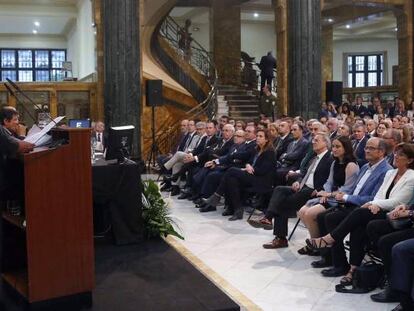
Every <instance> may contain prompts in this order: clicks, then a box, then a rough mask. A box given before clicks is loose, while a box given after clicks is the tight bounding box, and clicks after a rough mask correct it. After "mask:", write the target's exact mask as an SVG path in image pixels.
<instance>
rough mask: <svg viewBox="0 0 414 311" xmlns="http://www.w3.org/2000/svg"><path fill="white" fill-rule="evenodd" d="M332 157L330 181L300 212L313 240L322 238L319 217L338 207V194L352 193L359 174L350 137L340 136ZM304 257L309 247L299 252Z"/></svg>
mask: <svg viewBox="0 0 414 311" xmlns="http://www.w3.org/2000/svg"><path fill="white" fill-rule="evenodd" d="M332 155H333V158H334V161H333V162H332V165H331V171H330V174H329V177H328V180H327V181H326V183H325V184H324V186H323V189H324V190H322V191H319V192H318V193H317V196H318V198H315V199H311V200H309V201H308V202H307V203H306V205H304V206H303V207H302V208H301V209H300V210H299V212H298V215H299V218H300V219H301V220H302V222H303V223H304V224H305V225H306V228H307V229H308V231H309V234H310V236H311V237H312V238H317V237H319V236H320V233H319V227H318V223H317V220H316V218H317V216H318V215H319V214H320V213H322V212H324V211H325V210H326V209H327V208H330V207H336V206H337V205H338V203H337V202H336V200H334V198H335V195H336V194H337V193H338V192H343V193H348V192H349V191H351V189H352V187H353V185H354V183H355V182H356V178H357V176H358V172H359V166H358V164H357V163H356V159H355V156H354V153H353V150H352V142H351V140H350V139H349V138H348V137H345V136H339V137H337V138H335V139H334V140H333V141H332ZM298 252H299V254H301V255H304V254H308V253H309V252H310V249H309V248H308V247H307V246H304V247H303V248H301V249H300V250H299V251H298Z"/></svg>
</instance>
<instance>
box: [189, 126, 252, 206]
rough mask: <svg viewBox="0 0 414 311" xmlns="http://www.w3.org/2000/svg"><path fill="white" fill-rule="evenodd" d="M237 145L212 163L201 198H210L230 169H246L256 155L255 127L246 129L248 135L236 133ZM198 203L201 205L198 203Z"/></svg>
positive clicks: (202, 188)
mask: <svg viewBox="0 0 414 311" xmlns="http://www.w3.org/2000/svg"><path fill="white" fill-rule="evenodd" d="M234 140H235V144H234V145H233V146H232V150H231V151H230V152H229V153H228V154H227V155H225V156H223V157H220V158H218V159H215V160H213V161H211V162H210V163H206V165H207V164H208V167H210V168H211V170H210V172H208V173H207V175H206V177H205V179H204V182H203V184H202V186H201V190H200V197H201V198H208V197H209V196H211V195H212V194H213V193H214V191H215V190H216V189H217V187H218V185H219V184H220V181H221V179H222V177H223V176H224V174H225V172H226V171H227V170H228V169H229V168H230V167H240V168H242V167H245V165H246V163H248V161H249V160H250V159H251V158H252V157H253V156H254V154H255V153H256V130H255V128H254V127H253V126H248V127H246V133H245V134H244V133H243V131H242V130H238V131H236V133H235V134H234ZM197 203H201V201H198V202H197ZM212 210H215V209H208V208H207V207H206V208H205V209H201V210H200V211H201V212H207V211H212Z"/></svg>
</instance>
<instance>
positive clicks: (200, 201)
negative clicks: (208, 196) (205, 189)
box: [193, 198, 203, 205]
mask: <svg viewBox="0 0 414 311" xmlns="http://www.w3.org/2000/svg"><path fill="white" fill-rule="evenodd" d="M193 202H194V204H196V205H200V204H203V200H202V198H198V199H195V200H193Z"/></svg>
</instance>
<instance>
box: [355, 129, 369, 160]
mask: <svg viewBox="0 0 414 311" xmlns="http://www.w3.org/2000/svg"><path fill="white" fill-rule="evenodd" d="M367 141H368V137H366V136H365V137H364V138H362V140H361V141H360V142H359V143H358V145H357V146H356V149H355V150H354V154H355V157H356V158H357V162H358V164H359V166H360V167H362V166H363V165H364V164H365V163H367V161H366V160H365V145H366V144H367ZM355 143H356V140H355V139H354V140H352V146H353V145H354V144H355Z"/></svg>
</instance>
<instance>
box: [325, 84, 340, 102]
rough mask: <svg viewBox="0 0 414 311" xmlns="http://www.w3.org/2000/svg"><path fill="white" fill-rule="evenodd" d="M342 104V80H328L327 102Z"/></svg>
mask: <svg viewBox="0 0 414 311" xmlns="http://www.w3.org/2000/svg"><path fill="white" fill-rule="evenodd" d="M330 101H331V102H333V103H334V104H335V106H337V107H338V106H340V105H342V81H326V102H330Z"/></svg>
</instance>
